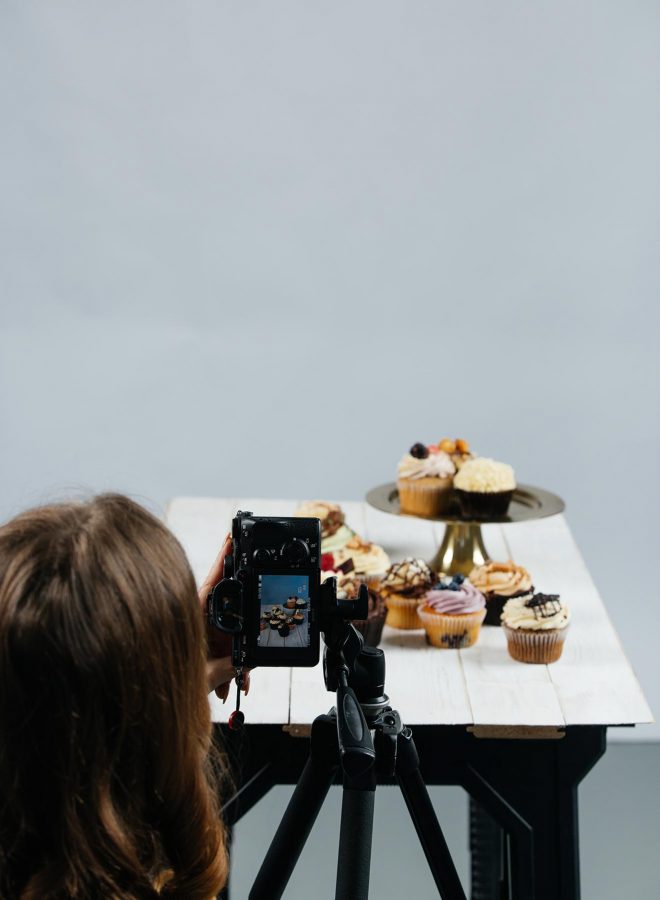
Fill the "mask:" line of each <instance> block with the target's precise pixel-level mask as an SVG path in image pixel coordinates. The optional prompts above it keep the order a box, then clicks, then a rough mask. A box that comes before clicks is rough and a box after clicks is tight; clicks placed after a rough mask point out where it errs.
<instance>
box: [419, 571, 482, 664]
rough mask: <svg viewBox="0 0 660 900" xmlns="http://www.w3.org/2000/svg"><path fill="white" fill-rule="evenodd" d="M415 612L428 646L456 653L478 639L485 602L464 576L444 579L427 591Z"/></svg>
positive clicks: (479, 592)
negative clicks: (422, 627) (422, 626)
mask: <svg viewBox="0 0 660 900" xmlns="http://www.w3.org/2000/svg"><path fill="white" fill-rule="evenodd" d="M417 613H418V615H419V617H420V619H421V621H422V624H423V625H424V630H425V631H426V640H427V642H428V643H429V644H432V645H433V646H434V647H444V648H451V649H455V650H458V649H460V648H462V647H471V646H472V644H474V642H475V641H476V640H477V638H478V637H479V630H480V628H481V623H482V622H483V620H484V616H485V615H486V600H485V598H484V595H483V594H482V593H481V591H478V590H477V589H476V588H475V587H474V585H473V584H471V583H470V582H469V581H468V580H467V578H465V576H464V575H454V576H453V577H449V576H446V577H442V578H440V581H438V583H437V584H434V585H433V587H432V588H431V589H430V590H429V591H427V593H426V594H425V597H424V603H422V604H420V606H419V607H418V610H417Z"/></svg>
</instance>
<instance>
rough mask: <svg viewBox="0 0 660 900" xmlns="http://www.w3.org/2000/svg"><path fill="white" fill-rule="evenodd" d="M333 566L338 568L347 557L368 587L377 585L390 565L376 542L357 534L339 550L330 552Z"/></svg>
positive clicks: (388, 559)
mask: <svg viewBox="0 0 660 900" xmlns="http://www.w3.org/2000/svg"><path fill="white" fill-rule="evenodd" d="M332 559H333V568H335V569H339V568H340V567H341V566H342V565H344V563H346V562H347V561H348V560H349V559H350V560H352V561H353V571H354V572H355V574H356V575H357V576H358V578H359V579H360V580H361V581H364V582H365V584H367V585H368V586H369V587H377V586H378V584H379V583H380V581H381V580H382V578H383V576H384V575H385V572H387V570H388V569H389V567H390V558H389V556H388V555H387V553H386V552H385V551H384V550H383V548H382V547H380V546H379V545H378V544H373V543H371V542H370V541H363V540H362V538H361V537H359V536H358V535H357V534H356V535H354V536H353V537H352V538H351V539H350V541H348V543H347V544H346V546H345V547H343V548H342V549H341V550H337V551H336V552H335V553H333V554H332Z"/></svg>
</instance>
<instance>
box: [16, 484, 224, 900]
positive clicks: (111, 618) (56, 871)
mask: <svg viewBox="0 0 660 900" xmlns="http://www.w3.org/2000/svg"><path fill="white" fill-rule="evenodd" d="M204 657H205V643H204V632H203V626H202V621H201V616H200V612H199V606H198V604H197V598H196V594H195V585H194V580H193V576H192V573H191V571H190V567H189V566H188V563H187V561H186V558H185V555H184V553H183V550H182V549H181V547H180V545H179V544H178V542H177V541H176V539H175V538H174V537H173V536H172V535H171V534H170V532H168V531H167V529H166V528H165V527H164V526H163V525H162V524H161V523H160V522H159V521H158V520H157V519H156V518H154V517H153V516H152V515H150V514H149V513H148V512H146V510H144V509H142V507H140V506H138V505H137V504H136V503H134V502H132V501H131V500H129V499H127V498H126V497H121V496H118V495H104V496H100V497H97V498H95V499H93V500H91V501H89V502H87V503H75V504H73V503H72V504H65V505H54V506H48V507H43V508H40V509H35V510H31V511H28V512H26V513H24V514H22V515H21V516H19V517H17V518H16V519H14V520H13V521H11V522H9V523H8V524H7V525H5V526H4V527H2V528H0V896H2V897H3V898H5V897H9V898H12V897H18V898H25V900H27V898H37V897H38V898H45V897H49V898H50V897H80V898H87V897H109V898H115V897H117V898H118V897H122V898H138V897H140V898H142V897H154V896H157V895H160V896H161V897H163V896H168V897H185V898H204V900H208V898H210V897H213V896H215V894H216V893H217V892H218V891H219V890H220V888H221V887H222V885H223V883H224V881H225V878H226V865H227V863H226V856H225V849H224V840H223V831H222V826H221V823H220V820H219V817H218V810H217V805H216V794H215V784H214V779H213V776H212V773H211V764H210V757H209V751H210V744H211V731H210V721H209V707H208V702H207V698H206V691H205V668H204Z"/></svg>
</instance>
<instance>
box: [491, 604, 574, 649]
mask: <svg viewBox="0 0 660 900" xmlns="http://www.w3.org/2000/svg"><path fill="white" fill-rule="evenodd" d="M569 620H570V612H569V610H568V607H567V606H566V604H565V603H562V601H561V600H560V598H559V594H534V595H533V596H531V597H528V598H527V599H525V598H524V597H515V598H514V599H513V600H509V601H508V602H507V603H506V604H505V606H504V611H503V613H502V630H503V631H504V633H505V634H506V639H507V644H508V647H509V654H510V655H511V656H512V657H513V659H517V660H518V661H519V662H527V663H551V662H555V661H556V660H558V659H559V657H560V656H561V652H562V650H563V648H564V640H565V639H566V633H567V631H568V623H569Z"/></svg>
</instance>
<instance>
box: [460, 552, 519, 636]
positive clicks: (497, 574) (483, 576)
mask: <svg viewBox="0 0 660 900" xmlns="http://www.w3.org/2000/svg"><path fill="white" fill-rule="evenodd" d="M468 578H469V579H470V581H471V582H472V584H473V585H474V586H475V587H476V588H477V590H479V591H481V593H482V594H483V595H484V596H485V598H486V618H485V619H484V623H485V624H486V625H497V626H498V627H499V624H500V619H501V617H502V610H503V609H504V604H505V603H506V602H507V601H508V600H511V599H512V598H514V597H524V598H525V599H527V598H528V597H531V596H532V594H533V593H534V585H533V583H532V576H531V575H530V574H529V572H528V571H527V569H524V568H523V567H522V566H517V565H516V564H515V563H514V562H513V560H511V559H510V560H509V561H508V562H493V561H492V560H489V561H488V562H486V563H484V564H483V565H481V566H475V567H474V569H472V571H471V572H470V574H469V576H468Z"/></svg>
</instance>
